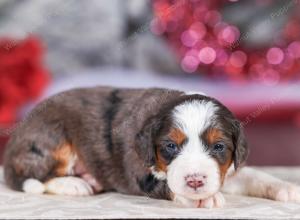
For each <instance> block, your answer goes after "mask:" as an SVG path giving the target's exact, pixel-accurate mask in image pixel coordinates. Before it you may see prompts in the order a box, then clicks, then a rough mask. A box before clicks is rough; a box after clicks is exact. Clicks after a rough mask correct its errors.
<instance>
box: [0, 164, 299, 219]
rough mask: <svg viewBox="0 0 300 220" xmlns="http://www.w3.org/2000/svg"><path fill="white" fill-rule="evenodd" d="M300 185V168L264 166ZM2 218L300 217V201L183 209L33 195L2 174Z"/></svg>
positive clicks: (107, 197) (109, 197) (243, 201)
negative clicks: (19, 189)
mask: <svg viewBox="0 0 300 220" xmlns="http://www.w3.org/2000/svg"><path fill="white" fill-rule="evenodd" d="M260 169H263V170H265V171H267V172H269V173H271V174H274V175H276V176H278V177H281V178H283V179H286V180H290V181H293V182H296V183H298V184H300V167H292V168H284V167H275V168H260ZM0 175H1V176H0V177H1V183H0V219H4V218H14V219H16V218H17V219H24V218H30V219H66V218H67V219H102V218H115V219H116V218H212V219H216V218H222V219H230V218H233V219H300V204H296V203H281V202H275V201H270V200H266V199H258V198H250V197H243V196H232V195H226V196H225V197H226V200H227V203H226V206H225V207H224V208H222V209H211V210H207V209H189V208H181V207H177V206H176V205H174V204H173V203H172V202H169V201H163V200H154V199H150V198H147V197H137V196H128V195H121V194H118V193H107V194H102V195H97V196H91V197H66V196H53V195H29V194H25V193H21V192H15V191H12V190H10V189H8V188H7V187H6V186H5V185H4V182H3V172H2V169H1V173H0Z"/></svg>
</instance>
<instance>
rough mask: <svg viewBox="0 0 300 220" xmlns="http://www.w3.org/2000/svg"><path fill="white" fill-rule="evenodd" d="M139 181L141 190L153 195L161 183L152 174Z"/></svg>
mask: <svg viewBox="0 0 300 220" xmlns="http://www.w3.org/2000/svg"><path fill="white" fill-rule="evenodd" d="M137 181H138V184H139V186H140V189H141V190H142V191H143V192H145V193H151V192H152V191H153V190H154V189H155V187H156V186H157V184H158V182H159V181H158V180H157V179H156V178H155V177H154V176H153V175H152V174H147V175H145V176H144V177H143V178H142V179H140V180H137Z"/></svg>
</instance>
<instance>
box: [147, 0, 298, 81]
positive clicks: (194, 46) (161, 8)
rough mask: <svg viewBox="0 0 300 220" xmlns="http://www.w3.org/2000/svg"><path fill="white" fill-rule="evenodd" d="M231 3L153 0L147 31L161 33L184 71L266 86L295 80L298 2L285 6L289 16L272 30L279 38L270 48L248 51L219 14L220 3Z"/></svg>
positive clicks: (222, 1) (224, 0)
mask: <svg viewBox="0 0 300 220" xmlns="http://www.w3.org/2000/svg"><path fill="white" fill-rule="evenodd" d="M234 1H236V0H231V1H229V0H202V1H194V0H178V1H173V0H153V10H154V17H155V18H154V20H153V21H152V23H151V30H152V31H153V33H154V34H157V35H164V36H165V37H166V38H167V39H168V41H169V42H170V44H171V46H173V47H175V49H177V51H178V53H179V56H180V57H181V66H182V69H183V70H184V71H185V72H189V73H193V72H198V71H199V70H206V72H207V73H209V75H211V76H220V73H222V74H223V78H224V76H226V77H227V78H229V79H237V80H243V81H245V80H249V79H250V80H254V81H259V82H262V83H264V84H266V85H274V84H277V83H278V82H279V81H287V80H290V79H295V78H299V74H300V22H299V21H300V13H298V12H299V11H300V2H299V1H289V2H287V4H288V5H286V7H289V8H293V9H295V10H294V11H295V13H294V14H292V15H289V18H290V20H288V21H287V23H286V25H285V27H284V28H283V30H282V31H281V32H280V31H278V33H280V34H281V35H280V36H279V37H277V36H276V38H275V40H274V42H273V45H272V46H271V47H270V48H262V49H259V50H250V49H247V48H245V47H243V44H242V40H243V37H244V36H243V35H242V33H241V32H240V30H239V28H238V27H237V26H235V25H233V24H229V23H226V22H225V21H224V20H223V18H222V15H221V14H220V13H219V11H220V9H221V8H222V7H223V6H224V4H226V3H227V4H230V2H234ZM272 2H273V1H272V0H270V1H265V2H261V1H255V3H254V4H271V3H272ZM271 16H273V17H274V16H277V14H272V15H271ZM278 16H279V15H278ZM273 17H272V18H273ZM273 19H275V18H273ZM202 72H203V71H202Z"/></svg>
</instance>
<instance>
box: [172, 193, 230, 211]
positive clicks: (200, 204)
mask: <svg viewBox="0 0 300 220" xmlns="http://www.w3.org/2000/svg"><path fill="white" fill-rule="evenodd" d="M174 202H175V203H177V204H179V205H181V206H184V207H187V208H208V209H211V208H222V207H224V205H225V198H224V196H223V194H222V193H220V192H217V193H216V194H214V195H213V196H211V197H209V198H207V199H202V200H191V199H187V198H185V197H182V196H175V197H174Z"/></svg>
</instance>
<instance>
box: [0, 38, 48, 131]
mask: <svg viewBox="0 0 300 220" xmlns="http://www.w3.org/2000/svg"><path fill="white" fill-rule="evenodd" d="M42 55H43V48H42V46H41V42H40V41H39V40H38V39H37V38H34V37H29V38H27V39H25V40H24V41H19V42H16V41H13V40H10V39H2V40H1V39H0V127H7V126H8V125H11V124H12V123H13V122H14V121H15V120H16V115H17V111H18V110H19V108H20V107H21V106H22V105H24V104H25V103H26V102H28V101H31V100H33V99H35V98H37V97H38V96H39V95H40V94H41V92H42V91H43V89H44V88H45V86H46V85H47V83H48V82H49V74H48V71H47V70H46V69H45V68H44V66H43V62H42Z"/></svg>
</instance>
